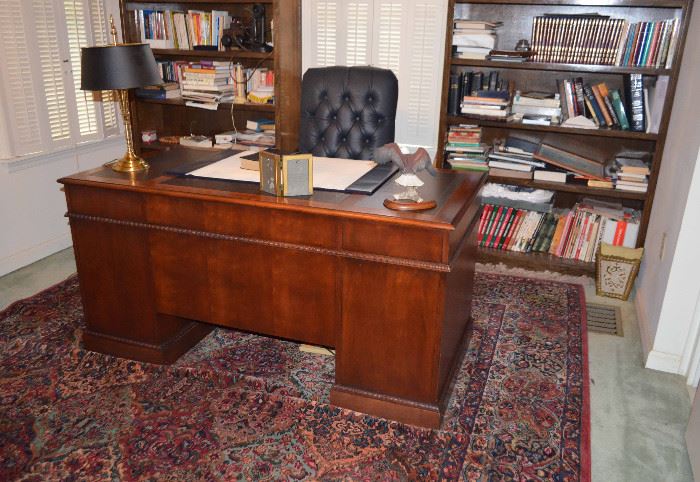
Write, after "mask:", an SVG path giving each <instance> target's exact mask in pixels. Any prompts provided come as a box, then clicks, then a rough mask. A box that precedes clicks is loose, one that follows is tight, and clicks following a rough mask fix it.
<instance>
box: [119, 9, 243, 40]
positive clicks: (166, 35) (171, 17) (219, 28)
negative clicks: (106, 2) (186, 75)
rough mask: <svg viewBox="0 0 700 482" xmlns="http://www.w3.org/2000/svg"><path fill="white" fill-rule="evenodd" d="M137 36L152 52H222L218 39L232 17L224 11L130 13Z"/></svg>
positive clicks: (132, 11)
mask: <svg viewBox="0 0 700 482" xmlns="http://www.w3.org/2000/svg"><path fill="white" fill-rule="evenodd" d="M129 13H130V16H131V22H132V24H133V26H134V29H135V30H134V31H135V32H136V35H137V36H138V37H140V38H141V41H142V42H143V43H148V44H149V45H150V46H151V48H154V49H184V50H190V49H192V48H193V47H195V46H206V47H210V48H211V49H212V50H224V47H223V46H222V45H221V37H222V36H223V34H224V30H226V29H227V28H229V27H231V21H232V17H231V14H230V13H229V12H227V11H224V10H212V11H202V10H188V11H187V12H179V11H172V10H130V11H129Z"/></svg>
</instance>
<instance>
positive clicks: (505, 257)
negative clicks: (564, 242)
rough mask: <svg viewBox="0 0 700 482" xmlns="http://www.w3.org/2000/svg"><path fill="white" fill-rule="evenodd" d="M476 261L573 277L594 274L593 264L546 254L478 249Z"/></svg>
mask: <svg viewBox="0 0 700 482" xmlns="http://www.w3.org/2000/svg"><path fill="white" fill-rule="evenodd" d="M477 259H478V261H479V262H481V263H495V264H497V263H504V264H508V265H512V264H516V265H518V266H521V267H523V268H528V269H535V270H547V271H557V272H560V273H567V274H573V275H584V276H592V275H594V274H595V263H584V262H582V261H577V260H573V259H566V258H559V257H557V256H552V255H551V254H547V253H519V252H515V251H504V250H500V249H491V248H478V249H477Z"/></svg>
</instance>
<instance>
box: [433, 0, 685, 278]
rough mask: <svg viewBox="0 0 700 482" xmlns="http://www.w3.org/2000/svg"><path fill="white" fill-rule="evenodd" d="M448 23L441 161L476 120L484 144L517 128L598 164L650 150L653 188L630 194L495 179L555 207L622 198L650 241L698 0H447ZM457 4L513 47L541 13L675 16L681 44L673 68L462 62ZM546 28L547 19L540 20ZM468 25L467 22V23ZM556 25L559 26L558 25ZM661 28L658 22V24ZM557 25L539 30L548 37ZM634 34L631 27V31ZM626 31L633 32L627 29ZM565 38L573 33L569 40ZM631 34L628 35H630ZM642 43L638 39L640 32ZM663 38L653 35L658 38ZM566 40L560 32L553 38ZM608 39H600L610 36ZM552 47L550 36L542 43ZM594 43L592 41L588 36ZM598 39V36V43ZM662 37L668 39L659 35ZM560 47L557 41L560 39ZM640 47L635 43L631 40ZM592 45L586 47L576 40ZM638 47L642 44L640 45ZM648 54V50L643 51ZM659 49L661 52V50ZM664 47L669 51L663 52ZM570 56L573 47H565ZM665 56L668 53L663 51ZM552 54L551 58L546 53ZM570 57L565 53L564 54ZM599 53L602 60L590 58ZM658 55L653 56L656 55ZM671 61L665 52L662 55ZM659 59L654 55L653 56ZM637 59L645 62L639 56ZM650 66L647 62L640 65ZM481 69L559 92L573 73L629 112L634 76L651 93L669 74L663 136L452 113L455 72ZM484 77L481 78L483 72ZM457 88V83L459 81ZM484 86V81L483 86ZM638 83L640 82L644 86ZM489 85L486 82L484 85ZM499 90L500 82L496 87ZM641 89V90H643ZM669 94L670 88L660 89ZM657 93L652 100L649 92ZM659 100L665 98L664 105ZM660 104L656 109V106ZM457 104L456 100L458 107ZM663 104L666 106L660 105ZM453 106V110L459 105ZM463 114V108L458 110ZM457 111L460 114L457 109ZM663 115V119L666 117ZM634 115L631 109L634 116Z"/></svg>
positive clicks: (531, 258) (529, 256) (542, 259)
mask: <svg viewBox="0 0 700 482" xmlns="http://www.w3.org/2000/svg"><path fill="white" fill-rule="evenodd" d="M448 1H449V3H448V15H447V19H446V21H447V28H446V32H447V33H446V38H445V59H444V71H443V85H442V102H441V106H440V109H441V111H440V112H441V114H440V130H439V134H438V135H439V138H438V149H437V153H438V154H437V156H436V165H437V166H438V167H442V166H443V162H444V160H445V158H446V154H445V145H446V142H447V133H448V129H449V127H450V126H454V125H457V124H471V125H477V126H479V127H481V134H480V135H481V142H484V143H487V144H489V143H492V142H493V141H496V140H501V139H504V138H506V137H508V135H509V134H511V133H519V137H521V138H524V139H526V140H528V141H530V142H533V143H543V144H547V145H553V146H556V147H558V148H559V149H561V150H563V151H567V152H571V153H574V154H578V155H580V156H582V157H584V158H587V159H591V160H594V162H597V163H599V164H607V163H609V162H612V160H613V159H615V157H616V156H617V155H618V154H619V153H620V152H623V151H643V152H647V153H649V154H650V159H651V163H650V166H649V167H650V173H649V176H648V188H647V192H642V193H640V192H630V191H622V190H616V189H604V188H592V187H588V186H587V185H585V184H583V183H576V182H573V183H567V184H563V183H556V182H544V181H536V180H533V179H517V178H511V177H505V176H492V177H491V178H490V180H491V181H493V182H497V183H502V184H509V185H514V186H525V187H532V188H541V189H547V190H551V191H554V192H555V193H556V195H555V201H554V202H555V205H556V206H557V207H559V208H564V209H567V208H571V207H573V206H574V205H575V204H576V203H577V202H579V201H580V200H581V199H582V198H584V197H589V198H593V199H596V198H599V199H601V200H606V201H613V200H616V201H619V202H620V203H622V204H623V205H624V206H626V207H630V208H633V209H637V210H639V211H640V212H641V219H640V224H639V231H638V236H637V246H638V247H639V246H643V245H644V241H645V239H646V231H647V226H648V224H649V218H650V215H651V209H652V207H653V202H654V194H655V189H656V184H657V179H658V175H659V170H660V166H661V163H662V161H663V159H662V156H663V151H664V144H665V142H666V135H667V129H668V123H669V120H670V118H671V107H672V105H673V99H674V96H675V93H676V87H677V82H678V75H679V71H680V64H681V59H682V56H683V51H684V47H685V38H686V35H687V31H688V28H689V21H690V11H691V7H692V3H693V2H692V0H448ZM455 7H459V10H460V12H461V14H463V17H464V18H466V19H469V20H475V21H482V22H502V26H501V27H499V28H498V30H497V37H498V44H497V46H498V48H501V49H504V50H507V49H512V48H513V47H514V46H515V44H516V43H517V42H518V41H519V40H520V39H528V40H530V39H531V38H532V35H533V25H534V22H535V19H536V18H543V16H545V15H547V14H551V15H555V16H556V15H575V14H586V13H590V12H597V13H598V14H600V15H603V16H608V17H609V18H611V19H624V20H626V22H627V23H626V25H630V28H632V27H631V26H633V25H651V23H649V22H655V24H654V25H657V26H658V25H667V24H665V23H662V22H665V21H666V20H668V19H677V21H678V22H677V23H676V25H677V27H678V29H677V31H674V32H675V33H674V34H673V36H674V37H675V38H671V40H670V41H669V42H675V43H674V48H673V49H671V48H670V47H669V45H670V43H669V44H667V48H668V52H672V57H670V58H669V65H671V67H670V68H653V67H634V66H611V65H595V64H572V63H551V62H522V63H518V62H499V61H492V60H485V59H484V60H478V59H460V58H455V57H453V54H452V43H453V42H452V37H453V27H454V23H453V22H454V19H455V16H454V15H455ZM539 25H542V24H539ZM463 28H464V27H463ZM553 28H554V27H553ZM655 28H656V27H655ZM552 31H554V30H537V32H543V33H541V35H548V33H547V32H552ZM625 32H627V31H625ZM625 35H627V34H626V33H625ZM564 38H566V37H564ZM625 38H626V37H625ZM633 38H634V42H638V41H639V40H638V38H639V37H633ZM641 38H642V39H643V43H640V44H636V45H642V46H645V47H642V48H649V49H655V48H657V47H656V46H655V45H652V44H651V42H652V40H647V39H652V37H651V36H649V37H641ZM656 38H661V39H663V36H662V34H659V37H653V39H656ZM550 40H551V41H550V44H551V43H552V42H554V41H555V40H561V38H560V37H557V38H556V39H554V40H552V39H550ZM604 40H605V39H602V40H600V41H604ZM543 41H544V42H545V45H548V44H547V43H546V42H547V39H545V40H543ZM587 41H590V39H589V40H587ZM594 41H595V40H594ZM658 42H661V40H659V41H658ZM554 45H558V44H556V43H555V44H554ZM629 45H632V46H634V45H635V44H634V43H633V44H629ZM575 46H576V47H583V48H585V47H586V44H581V45H575ZM634 48H635V49H636V48H639V47H634ZM640 52H642V55H647V54H646V53H645V52H646V51H644V50H641V51H640ZM654 52H655V53H656V50H655V51H654ZM664 52H665V51H664ZM565 53H566V52H565ZM664 55H665V54H664ZM545 58H546V57H545ZM563 58H566V57H565V56H564V57H563ZM591 58H596V57H591ZM651 58H652V59H653V58H654V57H651ZM660 58H662V59H663V58H664V57H660ZM652 61H653V60H652ZM637 62H639V60H638V59H637ZM639 63H644V62H639ZM479 71H480V72H482V74H483V78H484V79H485V78H486V77H487V76H489V74H490V72H489V71H497V73H498V76H497V77H496V78H498V77H500V78H501V79H504V80H505V81H506V86H507V87H509V86H508V84H509V83H512V87H511V88H512V89H514V90H520V91H521V92H532V91H537V92H549V93H552V92H558V91H559V90H560V89H559V88H560V86H561V82H562V81H564V80H567V79H571V78H577V79H578V78H580V79H581V80H580V81H579V82H580V83H581V84H583V85H587V86H593V85H597V84H601V85H602V84H603V83H604V84H605V86H609V88H610V91H611V92H613V91H614V92H615V93H616V95H617V94H618V93H619V95H620V97H621V99H622V102H623V103H624V105H625V107H626V110H628V112H629V111H631V109H630V107H629V100H630V99H628V98H627V95H628V94H627V92H626V89H627V88H629V87H630V85H631V84H632V81H631V80H630V78H629V77H628V76H629V75H630V74H638V75H640V76H641V81H642V87H641V88H642V89H647V88H648V89H649V92H648V94H649V95H650V96H651V95H652V93H653V90H652V87H653V85H654V84H655V83H656V82H657V80H658V79H659V78H660V77H662V76H663V77H664V84H663V85H665V95H664V94H663V93H662V94H659V95H660V96H661V97H658V98H652V100H651V101H649V102H650V104H651V107H652V109H653V108H655V109H659V108H660V110H656V111H655V112H654V111H652V117H654V118H655V122H658V126H659V129H658V131H659V132H658V133H654V134H652V133H646V132H637V131H631V130H618V129H579V128H568V127H561V126H558V125H545V126H543V125H533V124H522V123H515V122H510V123H509V122H506V121H499V120H495V119H488V118H483V117H478V116H474V115H467V114H461V115H460V114H457V115H454V114H452V115H451V114H449V113H448V97H449V90H450V77H452V78H453V79H454V78H455V77H458V76H459V75H460V74H465V73H467V72H473V73H474V74H475V76H476V73H477V72H479ZM479 78H481V77H479ZM453 85H454V84H453ZM482 85H484V84H482ZM637 85H639V84H637ZM483 88H484V87H482V90H483ZM491 88H493V87H491ZM637 88H640V87H637ZM661 92H663V91H661ZM650 98H651V97H650ZM659 101H660V102H659ZM655 105H656V107H654V106H655ZM453 106H454V104H453ZM659 106H660V107H659ZM452 108H453V109H454V107H452ZM457 111H458V112H459V108H457ZM452 112H454V111H452ZM659 114H660V116H659ZM628 115H629V114H628ZM479 258H480V259H481V261H486V262H503V263H506V264H509V265H515V266H521V267H526V268H530V269H540V270H543V269H547V270H553V271H563V272H574V273H578V274H591V273H593V272H594V271H595V264H594V263H583V262H579V261H572V260H568V259H561V258H557V257H554V256H550V255H547V254H542V253H515V252H510V251H499V250H493V249H485V248H480V249H479Z"/></svg>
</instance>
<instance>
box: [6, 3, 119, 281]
mask: <svg viewBox="0 0 700 482" xmlns="http://www.w3.org/2000/svg"><path fill="white" fill-rule="evenodd" d="M105 7H106V11H107V14H108V15H109V14H112V15H114V18H115V23H116V25H117V29H118V30H120V22H119V1H118V0H106V1H105ZM3 105H4V103H2V104H0V158H3V157H7V155H8V152H7V147H8V146H9V136H8V135H7V129H8V128H9V126H10V125H11V123H12V119H9V118H8V119H6V115H5V112H3ZM125 151H126V146H125V143H124V139H123V138H122V137H117V138H114V139H109V140H105V141H99V142H91V143H87V144H84V145H81V146H78V147H76V148H71V149H66V150H63V151H61V152H56V153H52V154H46V155H39V156H26V157H23V158H15V159H10V160H0V276H2V275H4V274H7V273H9V272H11V271H14V270H16V269H18V268H21V267H22V266H26V265H28V264H30V263H33V262H34V261H37V260H39V259H41V258H44V257H46V256H48V255H50V254H53V253H55V252H57V251H59V250H61V249H64V248H67V247H69V246H70V245H71V244H72V242H71V238H70V230H69V228H68V221H67V220H66V218H65V217H64V214H65V212H66V202H65V197H64V195H63V193H62V192H61V190H60V189H61V186H60V185H59V184H58V183H57V182H56V180H57V179H58V178H60V177H62V176H66V175H68V174H72V173H74V172H77V171H83V170H86V169H92V168H94V167H97V166H99V165H101V164H104V163H105V162H108V161H111V160H113V159H115V158H118V157H121V156H123V155H124V152H125Z"/></svg>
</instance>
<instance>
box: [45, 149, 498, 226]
mask: <svg viewBox="0 0 700 482" xmlns="http://www.w3.org/2000/svg"><path fill="white" fill-rule="evenodd" d="M229 155H231V152H230V151H208V150H202V149H187V148H182V147H173V148H171V149H169V150H167V151H163V152H162V153H161V154H159V155H158V156H155V157H153V158H150V159H149V160H148V162H149V164H150V169H149V170H148V171H146V172H140V173H120V172H115V171H113V170H112V169H110V168H108V167H100V168H97V169H92V170H89V171H83V172H80V173H76V174H73V175H70V176H66V177H64V178H61V179H59V182H60V183H62V184H65V185H85V186H93V187H99V188H103V189H115V190H121V191H135V192H144V193H150V194H160V195H171V196H175V197H187V198H196V199H206V200H210V201H213V202H230V203H239V204H252V205H265V206H267V207H270V208H278V209H293V210H299V211H313V212H319V211H325V212H327V211H328V210H332V211H334V214H335V215H341V216H352V217H358V216H359V217H368V218H373V219H375V218H377V217H378V216H380V217H382V218H383V220H385V221H389V222H391V221H397V222H401V223H403V222H407V223H410V224H426V223H427V224H430V225H431V226H432V227H439V225H444V226H445V227H446V228H447V227H449V226H454V224H455V223H456V221H457V220H458V219H459V218H460V217H461V216H462V215H463V214H464V212H465V210H466V208H467V207H468V206H470V205H471V204H472V203H473V202H475V198H476V197H477V195H478V192H479V190H480V188H481V186H482V185H483V184H484V182H485V179H486V176H485V175H483V174H480V173H463V172H456V171H452V170H439V171H438V173H437V175H436V176H435V177H433V176H431V175H430V174H428V173H426V172H425V171H423V172H421V173H420V178H421V180H423V182H424V183H425V185H424V186H422V187H420V188H419V193H420V195H421V196H422V197H423V198H424V199H426V200H431V199H434V200H435V201H436V202H437V207H436V208H434V209H430V210H427V211H422V212H405V211H403V212H402V211H393V210H390V209H387V208H386V207H384V205H383V202H384V199H386V198H389V197H391V196H392V195H393V194H395V193H398V192H401V191H402V190H403V188H402V187H401V186H399V185H397V184H396V183H394V182H393V181H392V180H389V181H387V182H386V183H385V184H384V185H383V186H382V187H380V188H379V190H377V192H375V193H374V194H373V195H371V196H367V195H362V194H347V193H343V192H333V191H320V190H316V191H314V194H313V195H311V196H305V197H276V196H272V195H269V194H267V193H263V192H260V190H259V185H258V184H254V183H245V182H236V181H224V180H215V179H200V178H191V177H180V176H174V175H171V174H168V171H169V170H171V169H174V168H175V167H177V166H179V165H182V164H183V163H187V162H194V161H198V160H205V159H211V160H217V159H221V158H224V157H227V156H229Z"/></svg>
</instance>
